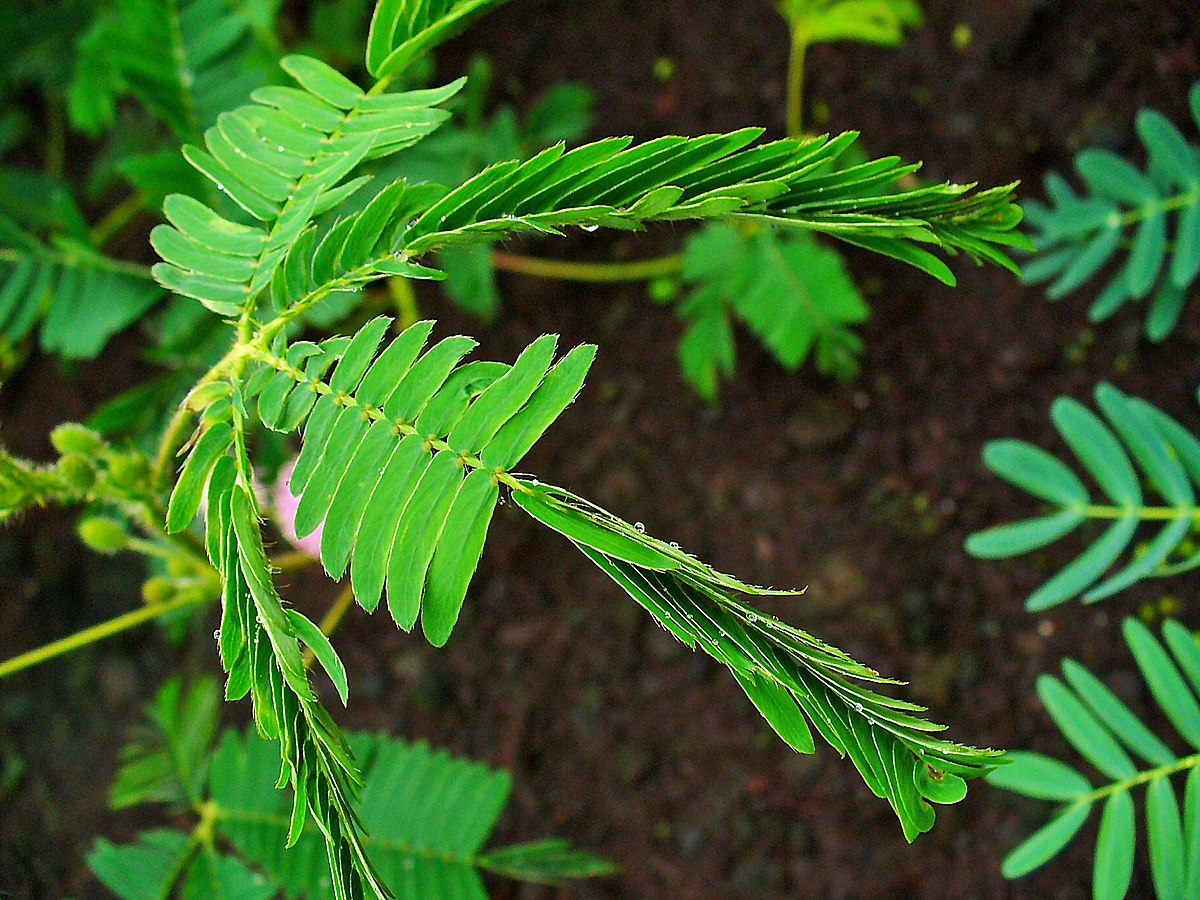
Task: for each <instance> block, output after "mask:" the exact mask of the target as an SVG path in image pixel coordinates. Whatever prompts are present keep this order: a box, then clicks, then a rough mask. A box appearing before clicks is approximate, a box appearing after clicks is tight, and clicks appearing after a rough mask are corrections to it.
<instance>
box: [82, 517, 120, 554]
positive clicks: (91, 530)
mask: <svg viewBox="0 0 1200 900" xmlns="http://www.w3.org/2000/svg"><path fill="white" fill-rule="evenodd" d="M77 530H78V531H79V539H80V540H82V541H83V542H84V543H85V544H86V545H87V546H89V547H91V548H92V549H93V550H95V551H96V552H97V553H118V552H120V551H121V550H124V549H125V548H126V547H128V546H129V534H128V533H127V532H126V531H125V529H124V528H122V527H121V523H120V522H117V521H116V520H114V519H110V518H108V517H107V516H91V517H89V518H86V519H80V520H79V525H78V526H77Z"/></svg>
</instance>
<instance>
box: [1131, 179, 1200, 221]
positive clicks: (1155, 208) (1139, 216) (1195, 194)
mask: <svg viewBox="0 0 1200 900" xmlns="http://www.w3.org/2000/svg"><path fill="white" fill-rule="evenodd" d="M1196 203H1200V188H1192V189H1191V190H1190V191H1185V192H1184V193H1182V194H1174V195H1173V196H1170V197H1167V198H1166V199H1164V200H1151V201H1150V202H1149V203H1143V204H1142V205H1141V206H1135V207H1134V208H1133V209H1131V210H1129V211H1128V212H1126V213H1124V214H1122V215H1121V217H1120V218H1119V219H1118V220H1116V221H1114V222H1113V223H1112V224H1114V225H1119V227H1121V228H1124V227H1126V226H1127V225H1133V224H1135V223H1136V222H1140V221H1142V220H1143V219H1145V218H1147V217H1149V216H1151V215H1153V214H1154V213H1156V212H1170V211H1171V210H1174V209H1182V208H1183V207H1185V206H1192V205H1194V204H1196Z"/></svg>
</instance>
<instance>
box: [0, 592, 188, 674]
mask: <svg viewBox="0 0 1200 900" xmlns="http://www.w3.org/2000/svg"><path fill="white" fill-rule="evenodd" d="M209 599H210V598H209V597H200V598H198V597H195V596H186V595H185V596H179V597H176V598H175V599H173V600H168V601H166V602H165V603H153V604H150V605H148V606H143V607H141V608H140V609H135V610H132V611H131V612H127V613H124V614H122V615H119V616H117V617H116V618H113V619H109V620H108V621H107V622H101V623H100V624H99V625H93V626H92V627H91V628H85V629H83V630H82V631H77V632H75V633H74V634H72V635H68V636H67V637H65V638H60V639H59V640H57V641H52V642H50V643H49V644H43V645H42V646H41V647H38V648H37V649H35V650H30V651H29V652H28V653H22V654H20V655H18V656H14V657H12V658H11V659H7V660H5V661H4V662H2V663H0V678H7V677H8V676H9V675H12V674H14V673H16V672H20V671H21V670H22V669H28V668H30V667H31V666H36V665H38V664H39V663H44V662H46V661H47V660H51V659H54V658H55V657H56V656H62V655H63V654H64V653H70V652H71V651H73V650H78V649H80V648H81V647H86V646H87V645H88V644H94V643H96V642H97V641H102V640H104V639H105V638H109V637H112V636H113V635H115V634H120V633H121V632H122V631H128V630H129V629H131V628H136V627H137V626H138V625H141V624H143V623H144V622H149V621H152V620H153V619H158V618H161V617H162V616H165V615H167V614H168V613H172V612H175V611H176V610H179V609H187V608H188V607H189V606H199V605H200V604H202V603H207V602H208V601H209Z"/></svg>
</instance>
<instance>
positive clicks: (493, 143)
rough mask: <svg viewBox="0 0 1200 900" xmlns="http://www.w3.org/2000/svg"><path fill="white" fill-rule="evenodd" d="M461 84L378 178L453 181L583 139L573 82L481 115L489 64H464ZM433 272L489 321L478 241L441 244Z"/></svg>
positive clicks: (584, 113)
mask: <svg viewBox="0 0 1200 900" xmlns="http://www.w3.org/2000/svg"><path fill="white" fill-rule="evenodd" d="M467 71H468V77H467V83H466V86H465V87H464V88H463V90H462V92H461V93H459V94H458V95H457V96H455V97H454V98H453V99H452V100H451V101H449V103H448V106H450V108H452V109H453V110H454V113H455V117H454V118H453V119H451V120H449V121H448V122H446V123H445V124H443V125H442V126H441V127H439V128H438V130H437V131H435V132H434V133H433V134H431V135H430V136H429V137H427V138H425V139H424V140H422V141H421V142H420V143H419V144H417V145H416V146H415V147H413V148H411V149H410V150H408V151H407V152H405V153H402V154H398V155H397V156H395V157H393V158H392V159H391V160H389V161H388V163H387V165H386V168H385V170H384V171H381V172H379V173H378V177H380V178H388V179H395V178H401V177H402V178H407V179H408V180H409V181H410V182H421V181H425V182H431V183H434V184H461V183H463V182H464V181H467V180H468V179H469V178H471V177H473V176H475V175H477V174H479V173H480V172H481V171H483V170H484V169H486V168H487V167H488V166H491V165H494V164H496V163H501V162H505V161H507V160H512V159H518V158H525V157H530V156H533V155H535V154H536V153H539V152H541V151H542V150H545V149H546V148H547V147H552V146H553V145H555V144H557V143H559V142H560V141H561V142H567V143H570V142H575V141H578V140H580V139H581V138H583V136H584V135H585V134H586V133H587V132H588V130H589V128H590V127H591V123H592V106H593V103H594V101H595V97H594V95H593V94H592V92H591V91H590V90H589V89H588V88H586V87H584V86H583V85H581V84H576V83H573V82H564V83H561V84H556V85H553V86H551V87H550V88H549V89H548V90H547V91H546V92H545V93H543V94H542V95H540V96H539V97H537V98H536V99H535V100H534V102H533V104H532V106H531V107H530V109H529V110H528V112H527V113H526V114H525V115H524V116H518V114H517V112H516V111H515V110H514V109H513V108H512V107H511V106H509V105H507V104H502V105H501V106H499V107H498V108H497V109H495V110H494V111H493V112H491V113H490V114H489V115H485V114H484V109H485V107H486V106H487V101H488V95H489V93H490V89H491V85H492V67H491V63H490V62H489V61H488V59H487V58H486V57H483V56H477V57H475V58H473V59H472V60H471V63H470V65H469V67H468V70H467ZM436 264H437V268H438V269H440V270H441V271H443V272H445V273H446V280H445V281H444V282H443V283H442V287H443V289H444V290H445V293H446V296H447V297H449V299H450V300H451V301H452V302H453V303H454V304H455V305H456V306H458V307H459V308H461V309H463V310H466V311H467V312H469V313H471V314H472V315H475V316H478V317H479V318H480V319H482V320H484V321H485V322H486V321H491V320H492V319H493V318H494V317H495V315H496V312H497V310H498V309H499V306H500V292H499V289H498V288H497V285H496V273H495V267H494V266H493V265H492V253H491V249H490V248H489V247H488V246H486V245H484V244H463V245H450V246H447V247H444V248H443V249H442V250H441V251H439V253H438V254H437V263H436Z"/></svg>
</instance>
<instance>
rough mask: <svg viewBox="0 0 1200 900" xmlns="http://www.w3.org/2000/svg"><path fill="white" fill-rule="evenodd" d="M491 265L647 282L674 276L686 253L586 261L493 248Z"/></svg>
mask: <svg viewBox="0 0 1200 900" xmlns="http://www.w3.org/2000/svg"><path fill="white" fill-rule="evenodd" d="M492 265H493V266H495V267H496V268H497V269H502V270H504V271H506V272H518V273H520V274H522V275H534V276H536V277H538V278H556V279H558V280H560V281H582V282H588V283H592V284H608V283H615V282H621V281H648V280H650V279H652V278H665V277H667V276H669V275H674V274H675V273H677V272H678V271H679V270H680V269H681V268H682V267H683V254H681V253H672V254H670V255H669V256H660V257H658V258H656V259H639V260H633V261H630V262H595V263H586V262H569V261H567V260H558V259H544V258H540V257H534V256H520V255H518V254H515V253H505V252H504V251H502V250H494V251H492Z"/></svg>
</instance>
